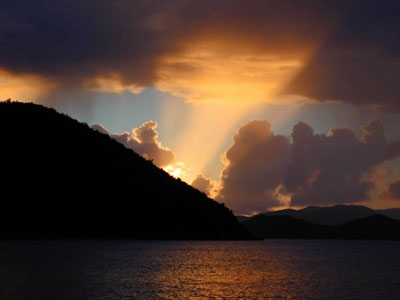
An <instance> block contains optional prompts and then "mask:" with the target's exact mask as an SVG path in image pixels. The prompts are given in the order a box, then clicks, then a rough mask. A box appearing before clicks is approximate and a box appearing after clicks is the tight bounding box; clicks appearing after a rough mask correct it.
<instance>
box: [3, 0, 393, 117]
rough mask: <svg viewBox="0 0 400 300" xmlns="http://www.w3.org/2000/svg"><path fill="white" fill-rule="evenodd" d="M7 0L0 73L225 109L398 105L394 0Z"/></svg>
mask: <svg viewBox="0 0 400 300" xmlns="http://www.w3.org/2000/svg"><path fill="white" fill-rule="evenodd" d="M0 3H1V7H2V11H1V13H0V45H1V47H0V69H2V70H4V71H6V72H9V73H12V74H15V75H16V76H20V78H24V76H27V74H30V76H37V77H38V78H42V79H43V80H45V81H50V82H52V83H53V84H54V85H57V88H58V89H59V90H62V91H69V90H71V89H72V90H75V89H78V90H79V89H83V90H89V91H97V92H114V93H118V92H121V91H123V90H129V91H132V92H134V93H137V92H140V91H141V89H143V88H145V87H157V88H159V89H161V90H165V91H168V92H171V93H173V94H176V95H180V96H183V97H185V98H186V99H188V100H190V101H223V102H227V101H235V102H237V101H241V102H249V101H281V98H277V99H278V100H277V99H275V98H276V97H275V96H277V95H287V94H296V95H301V96H304V97H308V98H313V99H316V100H321V101H324V100H340V101H346V102H350V103H354V104H360V105H369V106H374V107H382V108H386V109H396V110H399V109H400V104H399V100H398V99H399V97H398V87H397V86H398V85H397V78H399V77H400V76H399V75H400V68H399V65H400V56H399V54H398V53H399V52H400V51H399V50H400V42H399V39H398V36H399V33H400V32H399V30H400V29H399V28H400V20H399V18H398V14H397V11H398V9H399V8H400V3H399V2H398V1H395V0H392V1H390V0H385V1H368V3H365V1H364V2H360V1H357V0H347V1H340V0H339V1H323V0H305V1H301V2H293V1H288V0H269V1H261V0H249V1H239V0H221V1H211V0H202V1H200V0H193V1H185V0H166V1H148V0H138V1H130V0H119V1H109V0H81V1H77V0H69V1H66V0H59V1H52V0H38V1H34V2H33V1H30V0H17V1H6V0H0ZM27 49H29V51H27ZM8 93H9V95H4V98H7V97H14V96H15V95H14V94H13V91H8ZM50 96H51V95H50ZM38 97H39V96H38ZM274 99H275V100H274Z"/></svg>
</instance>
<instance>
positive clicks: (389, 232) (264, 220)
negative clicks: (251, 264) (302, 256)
mask: <svg viewBox="0 0 400 300" xmlns="http://www.w3.org/2000/svg"><path fill="white" fill-rule="evenodd" d="M243 225H244V226H245V227H246V228H247V229H248V230H249V231H250V232H251V233H252V234H253V235H254V236H255V237H256V238H259V239H268V238H280V239H287V238H290V239H360V240H365V239H367V240H400V221H398V220H393V219H391V218H389V217H387V216H383V215H372V216H368V217H365V218H361V219H357V220H353V221H350V222H347V223H344V224H342V225H338V226H326V225H319V224H314V223H311V222H308V221H304V220H299V219H296V218H293V217H291V216H287V215H275V216H267V215H265V214H261V215H257V216H254V217H253V218H250V219H249V220H247V221H245V222H243Z"/></svg>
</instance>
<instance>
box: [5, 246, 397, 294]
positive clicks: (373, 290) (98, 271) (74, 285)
mask: <svg viewBox="0 0 400 300" xmlns="http://www.w3.org/2000/svg"><path fill="white" fill-rule="evenodd" d="M0 299H2V300H20V299H23V300H25V299H27V300H28V299H29V300H36V299H37V300H47V299H54V300H63V299H71V300H72V299H74V300H76V299H85V300H90V299H96V300H97V299H99V300H103V299H104V300H105V299H107V300H108V299H109V300H118V299H124V300H128V299H400V242H390V241H387V242H382V241H326V240H323V241H317V240H314V241H313V240H267V241H254V242H200V241H8V242H0Z"/></svg>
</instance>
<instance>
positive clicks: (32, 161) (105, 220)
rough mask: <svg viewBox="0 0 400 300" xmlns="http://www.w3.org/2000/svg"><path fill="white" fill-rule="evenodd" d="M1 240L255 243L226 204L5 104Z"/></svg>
mask: <svg viewBox="0 0 400 300" xmlns="http://www.w3.org/2000/svg"><path fill="white" fill-rule="evenodd" d="M0 128H1V129H0V130H1V131H0V139H1V147H0V157H1V160H0V162H1V175H0V182H1V183H0V188H1V194H2V197H1V200H0V205H1V208H0V213H1V217H0V236H1V237H2V238H135V239H251V238H252V237H251V235H250V234H249V233H248V231H247V230H246V229H244V227H243V226H241V225H240V224H239V223H238V222H237V221H236V218H235V216H234V215H233V214H232V212H231V211H230V210H229V209H228V208H226V207H225V206H224V205H223V204H220V203H217V202H215V201H213V200H211V199H209V198H207V197H206V195H205V194H203V193H201V192H200V191H198V190H196V189H194V188H192V187H191V186H189V185H188V184H186V183H184V182H182V181H181V180H179V179H175V178H173V177H171V176H170V175H169V174H167V173H166V172H164V171H163V170H161V169H159V168H157V167H156V166H155V165H154V164H153V163H152V162H151V161H148V160H145V159H144V158H142V157H141V156H139V155H138V154H136V153H134V152H133V151H132V150H130V149H126V148H125V147H124V146H123V145H122V144H120V143H118V142H116V141H115V140H113V139H111V138H110V137H109V136H108V135H106V134H102V133H100V132H97V131H95V130H92V129H91V128H90V127H89V126H88V125H87V124H84V123H80V122H78V121H76V120H74V119H72V118H70V117H68V116H67V115H64V114H61V113H58V112H56V111H55V110H54V109H51V108H46V107H44V106H41V105H37V104H32V103H29V104H27V103H19V102H10V101H7V102H1V103H0Z"/></svg>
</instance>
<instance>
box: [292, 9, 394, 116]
mask: <svg viewBox="0 0 400 300" xmlns="http://www.w3.org/2000/svg"><path fill="white" fill-rule="evenodd" d="M348 3H349V5H348V7H347V9H346V11H345V12H344V13H343V15H342V17H341V18H340V19H338V22H337V25H336V26H335V29H334V30H332V32H331V33H330V34H329V35H327V36H326V38H325V40H324V41H323V43H322V44H321V45H320V47H319V49H318V51H316V53H315V54H314V56H312V57H311V59H310V61H309V62H308V64H307V65H306V66H305V68H304V69H303V70H302V71H301V72H300V73H299V74H298V76H297V77H295V79H294V80H293V81H292V82H291V83H290V84H289V85H288V86H287V88H286V90H285V92H289V93H294V94H302V95H305V96H308V97H312V98H316V99H319V100H341V101H345V102H350V103H354V104H362V105H370V106H372V107H381V108H385V109H395V110H399V109H400V99H399V91H398V78H399V77H400V40H399V39H398V36H400V18H399V9H400V2H399V1H348Z"/></svg>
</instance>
